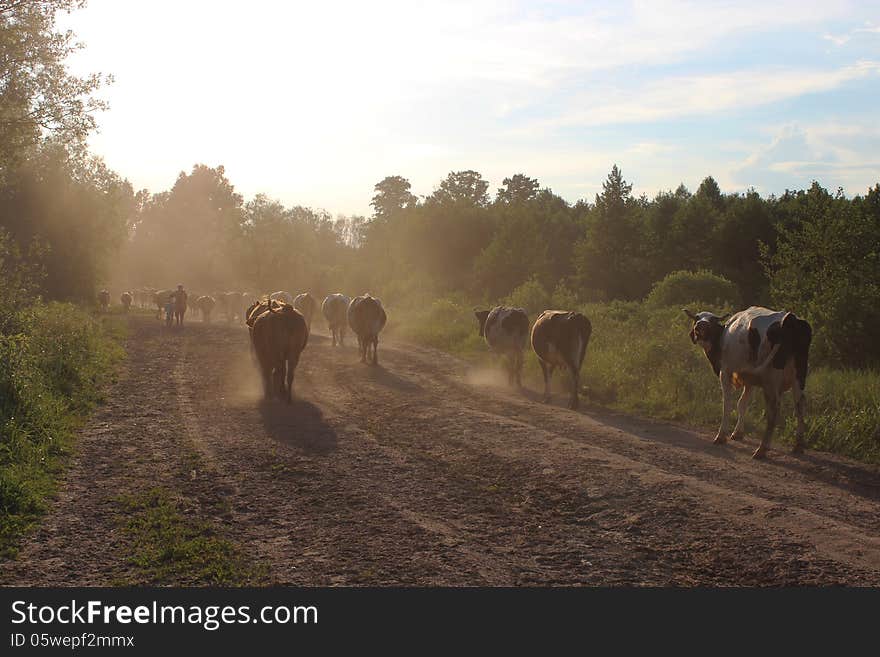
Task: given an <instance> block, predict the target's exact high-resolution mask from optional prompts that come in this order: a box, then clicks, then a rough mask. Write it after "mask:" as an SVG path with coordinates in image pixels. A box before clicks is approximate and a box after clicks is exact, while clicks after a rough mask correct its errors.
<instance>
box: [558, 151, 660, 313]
mask: <svg viewBox="0 0 880 657" xmlns="http://www.w3.org/2000/svg"><path fill="white" fill-rule="evenodd" d="M643 205H644V204H643V203H642V202H641V201H639V200H637V199H633V197H632V185H631V184H629V183H627V182H626V180H624V178H623V174H622V173H621V171H620V169H619V168H618V167H617V165H616V164H615V165H614V166H613V167H612V169H611V173H609V174H608V177H607V179H606V180H605V182H604V183H603V184H602V194H597V195H596V204H595V206H593V208H591V209H590V210H589V211H588V212H587V213H586V216H585V222H586V231H585V233H586V234H585V236H584V238H583V239H581V240H580V241H579V242H578V243H577V244H576V245H575V249H574V262H575V267H576V269H577V273H578V277H579V279H580V283H581V285H582V287H583V288H585V289H587V290H589V291H590V292H589V293H588V295H587V296H598V297H607V298H611V299H635V298H639V297H642V296H644V294H645V293H646V292H647V287H648V286H649V285H650V281H648V280H647V279H646V270H647V262H646V260H645V258H644V233H645V231H644V223H643V222H644V219H643V214H644V208H643Z"/></svg>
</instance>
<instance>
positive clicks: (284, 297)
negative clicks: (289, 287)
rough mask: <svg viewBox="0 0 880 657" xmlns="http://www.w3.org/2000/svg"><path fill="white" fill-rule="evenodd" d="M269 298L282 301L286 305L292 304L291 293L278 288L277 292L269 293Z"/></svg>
mask: <svg viewBox="0 0 880 657" xmlns="http://www.w3.org/2000/svg"><path fill="white" fill-rule="evenodd" d="M269 299H271V300H273V301H283V302H284V303H286V304H287V305H288V306H292V305H293V295H292V294H291V293H290V292H285V291H284V290H279V291H278V292H273V293H272V294H270V295H269Z"/></svg>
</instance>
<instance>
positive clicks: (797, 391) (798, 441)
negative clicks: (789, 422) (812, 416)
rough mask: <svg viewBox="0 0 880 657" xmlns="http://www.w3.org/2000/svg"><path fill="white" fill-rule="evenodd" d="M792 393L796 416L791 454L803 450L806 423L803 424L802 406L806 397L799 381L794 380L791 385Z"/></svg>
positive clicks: (801, 452) (800, 452) (799, 452)
mask: <svg viewBox="0 0 880 657" xmlns="http://www.w3.org/2000/svg"><path fill="white" fill-rule="evenodd" d="M791 391H792V394H794V414H795V417H796V418H797V430H796V431H795V434H794V447H792V449H791V453H792V454H803V452H804V434H805V433H806V425H805V424H804V406H805V405H806V402H807V399H806V397H805V396H804V391H803V390H802V389H801V386H800V382H799V381H795V382H794V386H792V389H791Z"/></svg>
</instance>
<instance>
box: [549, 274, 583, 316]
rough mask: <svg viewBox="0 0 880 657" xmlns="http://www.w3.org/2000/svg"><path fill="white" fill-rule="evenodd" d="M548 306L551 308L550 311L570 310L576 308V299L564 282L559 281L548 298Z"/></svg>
mask: <svg viewBox="0 0 880 657" xmlns="http://www.w3.org/2000/svg"><path fill="white" fill-rule="evenodd" d="M550 305H551V306H553V308H552V310H572V309H574V308H576V307H577V305H578V298H577V295H576V294H575V293H574V292H572V291H571V290H570V289H569V287H568V285H566V283H565V281H559V283H557V284H556V289H555V290H553V295H552V296H551V297H550Z"/></svg>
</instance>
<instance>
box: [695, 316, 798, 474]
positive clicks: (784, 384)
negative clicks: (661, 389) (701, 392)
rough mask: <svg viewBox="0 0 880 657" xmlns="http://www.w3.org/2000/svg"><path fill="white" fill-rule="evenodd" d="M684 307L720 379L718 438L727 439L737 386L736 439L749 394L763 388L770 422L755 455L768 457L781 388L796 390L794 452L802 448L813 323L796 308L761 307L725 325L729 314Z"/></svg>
mask: <svg viewBox="0 0 880 657" xmlns="http://www.w3.org/2000/svg"><path fill="white" fill-rule="evenodd" d="M684 312H685V313H686V314H687V316H688V317H690V318H691V320H693V326H692V327H691V330H690V338H691V342H693V343H694V344H699V345H700V347H702V348H703V351H704V352H705V353H706V358H708V360H709V363H710V364H711V365H712V370H713V371H714V372H715V375H716V376H718V378H719V380H720V381H721V394H722V411H721V412H722V414H721V426H720V427H719V428H718V433H717V434H716V435H715V440H714V442H715V443H716V444H723V443H725V442H727V439H728V435H727V428H728V421H729V416H730V412H731V410H732V409H733V395H734V391H735V389H736V388H742V389H743V392H742V395H740V398H739V402H738V403H737V406H736V413H737V418H736V425H735V426H734V429H733V433H732V434H730V436H729V437H730V439H731V440H738V439H740V438H742V437H743V431H744V419H745V414H746V409H747V407H748V403H749V398H750V397H751V393H752V390H753V389H754V388H760V389H762V390H763V391H764V401H765V402H766V405H767V409H766V416H767V427H766V429H765V431H764V436H763V437H762V438H761V444H760V445H759V446H758V448H757V449H756V450H755V451H754V453H753V454H752V456H753V457H754V458H756V459H760V458H763V457H764V456H766V455H767V450H768V449H769V448H770V440H771V438H772V436H773V430H774V428H775V427H776V422H777V420H778V418H779V407H780V401H781V397H782V393H784V392H786V391H788V390H791V391H792V394H793V395H794V408H795V415H796V417H797V429H796V431H795V444H794V448H793V449H792V452H793V453H795V454H798V453H801V452H803V449H804V444H803V439H804V433H805V426H804V404H805V396H804V389H805V388H806V384H807V361H808V360H809V354H810V342H811V341H812V336H813V331H812V328H811V327H810V325H809V323H807V322H806V321H805V320H803V319H800V318H798V317H797V316H796V315H795V314H794V313H791V312H786V311H784V310H781V311H776V310H770V309H768V308H762V307H760V306H752V307H750V308H748V309H746V310H743V311H742V312H739V313H736V314H735V315H733V317H731V318H730V321H728V322H727V323H726V324H725V323H724V320H725V319H726V318H727V316H726V315H725V316H723V317H719V316H717V315H715V314H713V313H711V312H706V311H704V312H699V313H692V312H691V311H689V310H687V309H685V310H684Z"/></svg>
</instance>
